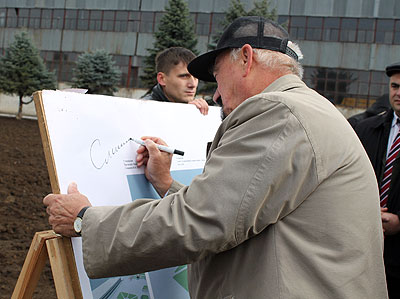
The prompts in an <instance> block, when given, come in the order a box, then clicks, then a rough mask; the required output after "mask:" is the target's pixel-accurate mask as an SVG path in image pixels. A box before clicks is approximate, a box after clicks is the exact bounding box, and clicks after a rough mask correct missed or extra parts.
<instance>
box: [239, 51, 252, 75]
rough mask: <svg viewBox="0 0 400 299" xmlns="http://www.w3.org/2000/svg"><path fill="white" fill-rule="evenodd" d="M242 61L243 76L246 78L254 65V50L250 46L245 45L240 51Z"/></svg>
mask: <svg viewBox="0 0 400 299" xmlns="http://www.w3.org/2000/svg"><path fill="white" fill-rule="evenodd" d="M240 60H241V63H242V69H243V76H244V77H246V76H247V75H248V74H249V73H250V70H251V66H252V65H253V48H252V47H251V46H250V45H249V44H245V45H244V46H243V47H242V49H241V50H240Z"/></svg>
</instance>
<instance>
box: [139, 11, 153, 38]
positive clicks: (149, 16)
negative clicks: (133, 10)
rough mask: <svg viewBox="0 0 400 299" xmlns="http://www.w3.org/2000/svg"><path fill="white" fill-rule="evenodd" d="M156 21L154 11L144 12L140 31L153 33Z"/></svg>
mask: <svg viewBox="0 0 400 299" xmlns="http://www.w3.org/2000/svg"><path fill="white" fill-rule="evenodd" d="M153 23H154V13H153V12H142V19H141V22H140V28H139V31H140V32H145V33H152V32H153V25H154V24H153Z"/></svg>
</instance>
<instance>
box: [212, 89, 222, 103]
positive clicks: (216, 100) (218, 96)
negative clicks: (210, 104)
mask: <svg viewBox="0 0 400 299" xmlns="http://www.w3.org/2000/svg"><path fill="white" fill-rule="evenodd" d="M220 100H221V94H220V93H219V91H218V89H216V90H215V92H214V95H213V101H214V102H215V103H216V104H218V101H220Z"/></svg>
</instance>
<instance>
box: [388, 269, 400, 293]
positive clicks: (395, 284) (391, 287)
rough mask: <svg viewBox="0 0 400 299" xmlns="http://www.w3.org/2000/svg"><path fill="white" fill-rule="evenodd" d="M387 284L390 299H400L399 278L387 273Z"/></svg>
mask: <svg viewBox="0 0 400 299" xmlns="http://www.w3.org/2000/svg"><path fill="white" fill-rule="evenodd" d="M386 283H387V288H388V293H389V299H400V279H399V277H398V276H393V275H391V274H390V273H386Z"/></svg>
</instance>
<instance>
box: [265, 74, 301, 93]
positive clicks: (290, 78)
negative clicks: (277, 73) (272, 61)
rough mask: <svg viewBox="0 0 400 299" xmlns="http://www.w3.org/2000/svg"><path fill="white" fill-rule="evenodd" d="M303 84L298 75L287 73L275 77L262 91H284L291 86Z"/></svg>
mask: <svg viewBox="0 0 400 299" xmlns="http://www.w3.org/2000/svg"><path fill="white" fill-rule="evenodd" d="M304 86H305V83H304V82H303V81H301V79H300V78H299V77H298V76H296V75H292V74H289V75H285V76H282V77H279V78H278V79H276V80H275V81H274V82H272V83H271V84H270V85H268V86H267V88H265V89H264V92H274V91H286V90H289V89H292V88H296V87H304Z"/></svg>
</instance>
